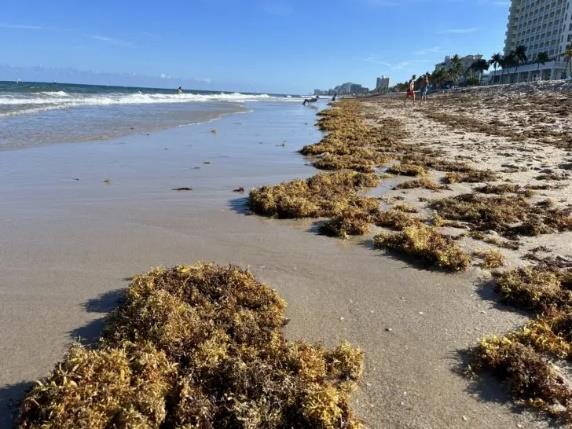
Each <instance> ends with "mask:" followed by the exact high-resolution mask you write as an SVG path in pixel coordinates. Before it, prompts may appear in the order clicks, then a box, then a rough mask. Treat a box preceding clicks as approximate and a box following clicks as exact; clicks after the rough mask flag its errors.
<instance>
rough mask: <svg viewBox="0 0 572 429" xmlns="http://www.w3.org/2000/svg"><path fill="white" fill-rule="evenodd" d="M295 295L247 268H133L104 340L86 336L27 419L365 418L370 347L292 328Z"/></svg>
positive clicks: (70, 423)
mask: <svg viewBox="0 0 572 429" xmlns="http://www.w3.org/2000/svg"><path fill="white" fill-rule="evenodd" d="M285 306H286V304H285V302H284V301H283V300H282V299H281V298H280V297H279V296H278V294H277V293H276V292H275V291H273V290H272V289H270V288H269V287H268V286H266V285H264V284H262V283H260V282H258V281H257V280H256V279H255V278H254V277H253V275H252V274H250V273H249V272H248V271H245V270H242V269H240V268H237V267H234V266H229V267H221V266H216V265H212V264H202V263H198V264H195V265H192V266H177V267H174V268H171V269H156V270H154V271H151V272H150V273H147V274H144V275H141V276H137V277H135V278H134V279H133V281H132V283H131V285H130V287H129V288H128V290H127V292H126V296H125V299H124V302H123V303H122V304H121V305H120V306H119V307H118V308H117V310H116V311H115V312H114V313H112V315H111V316H110V318H109V320H108V321H107V328H106V330H105V333H104V335H103V337H102V339H101V340H100V342H99V343H98V344H97V345H96V346H94V347H91V348H89V347H84V346H81V345H74V346H72V347H71V348H70V350H69V352H68V353H67V355H66V356H65V358H64V360H63V361H62V362H60V363H59V364H57V365H56V367H55V369H54V370H53V372H52V374H51V375H50V376H49V377H48V378H46V379H45V380H42V381H40V382H38V384H37V386H36V387H34V388H33V389H32V390H31V391H30V392H29V394H28V395H27V396H26V398H25V399H24V400H23V403H22V405H21V412H20V415H19V418H18V421H17V425H18V427H19V428H38V429H39V428H42V429H48V428H53V429H56V428H57V429H62V428H64V429H67V428H69V429H71V428H90V429H104V428H114V427H123V428H161V429H164V428H201V429H203V428H205V429H211V428H212V429H218V428H245V429H246V428H324V429H330V428H331V429H334V428H360V427H362V424H361V423H360V421H359V420H358V419H357V418H356V417H355V416H354V415H353V413H352V410H351V407H350V405H349V400H350V395H351V393H352V392H353V391H354V389H355V388H356V385H357V382H358V380H359V378H360V376H361V374H362V366H363V353H362V352H361V351H360V350H359V349H357V348H355V347H352V346H351V345H349V344H348V343H342V344H340V345H339V346H338V347H336V348H333V349H326V348H324V347H322V346H320V345H313V344H308V343H305V342H302V341H298V342H289V341H287V340H286V339H285V338H284V336H283V334H282V327H283V326H284V324H285V323H286V321H287V319H286V318H285V314H284V310H285Z"/></svg>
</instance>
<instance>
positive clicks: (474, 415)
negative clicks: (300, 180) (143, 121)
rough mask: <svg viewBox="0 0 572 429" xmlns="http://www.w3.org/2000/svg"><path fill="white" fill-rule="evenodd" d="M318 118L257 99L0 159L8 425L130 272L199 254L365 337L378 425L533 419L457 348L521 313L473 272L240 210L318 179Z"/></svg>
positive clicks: (362, 409)
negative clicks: (123, 134)
mask: <svg viewBox="0 0 572 429" xmlns="http://www.w3.org/2000/svg"><path fill="white" fill-rule="evenodd" d="M314 114H315V110H313V109H309V108H303V107H302V106H298V105H285V104H282V105H265V106H263V105H261V106H260V108H257V109H255V111H254V112H250V113H244V114H237V115H231V116H227V117H224V118H222V119H219V120H217V121H214V122H211V123H205V124H199V125H194V126H190V127H183V128H177V129H171V130H166V131H161V132H158V133H154V134H151V135H149V136H144V135H134V136H130V137H127V138H122V139H119V140H113V141H108V142H98V143H93V144H91V143H82V144H68V145H59V146H49V147H41V148H31V149H25V150H15V151H8V152H2V153H0V213H2V223H1V224H0V243H1V246H0V274H1V276H0V326H1V327H2V328H1V330H0V362H2V363H1V366H0V407H1V408H0V416H1V417H0V427H9V421H10V418H9V414H8V411H7V410H8V405H9V403H10V401H13V400H17V399H18V398H20V397H21V395H22V392H23V390H24V389H25V388H26V387H27V386H29V383H30V382H31V381H33V380H34V379H36V378H39V377H42V376H44V375H47V374H48V373H49V371H50V370H51V368H52V367H53V365H54V364H55V363H56V362H57V361H58V360H59V359H61V357H62V354H63V353H64V351H65V349H66V346H67V345H69V343H70V341H72V340H73V339H74V338H77V337H81V338H83V339H85V340H87V341H89V340H93V339H95V338H97V336H98V335H99V333H100V330H101V327H102V318H103V317H104V316H105V313H106V312H108V311H109V310H111V309H112V308H113V306H114V305H115V302H116V300H117V297H118V291H120V290H121V289H122V288H125V287H126V286H127V281H126V278H128V277H129V276H131V275H132V274H135V273H140V272H143V271H146V270H148V269H149V268H150V267H153V266H157V265H169V266H170V265H175V264H178V263H192V262H194V261H197V260H203V261H214V262H217V263H234V264H239V265H243V266H247V267H249V268H250V269H251V270H252V271H253V272H254V273H255V274H256V275H257V276H258V277H259V278H260V279H262V280H263V281H265V282H267V283H268V284H270V285H271V286H272V287H274V288H275V289H277V290H278V292H279V293H280V294H281V295H282V296H283V297H284V298H285V299H286V300H287V302H288V304H289V307H288V317H289V318H290V319H291V322H290V324H289V325H288V327H287V335H288V336H289V337H290V338H292V339H296V338H306V339H309V340H311V341H322V342H324V343H326V344H329V345H331V344H334V343H336V342H337V341H339V340H341V339H348V340H349V341H350V342H352V343H353V344H356V345H359V346H360V347H362V348H363V349H364V350H365V352H366V372H365V374H364V377H363V383H362V389H361V391H360V392H359V393H358V395H357V396H356V398H357V399H356V411H357V413H358V415H360V416H362V417H363V418H364V420H365V422H366V423H367V424H368V425H369V426H370V427H372V428H445V427H447V428H449V427H450V428H457V427H471V428H483V427H491V428H493V427H517V424H521V425H523V426H522V427H531V424H532V422H531V420H530V419H531V417H530V416H529V415H528V414H515V413H513V412H512V411H511V408H510V402H507V401H508V396H506V395H505V394H504V393H503V390H502V389H500V388H499V386H498V385H497V384H496V383H495V382H491V383H487V384H486V385H484V386H483V389H484V390H483V391H480V390H478V389H477V390H476V391H474V390H473V388H472V387H471V386H470V383H469V382H468V381H467V380H466V379H465V378H464V377H463V376H461V375H459V374H458V373H457V372H456V368H457V367H458V365H459V363H460V357H459V353H458V351H459V350H463V349H465V348H466V347H468V346H469V345H471V344H474V342H475V341H476V339H477V338H479V337H481V336H483V335H484V334H489V333H491V332H504V331H507V330H509V329H511V328H513V327H515V326H518V325H520V324H521V323H522V321H523V318H522V317H521V316H519V315H517V314H515V313H514V312H513V311H509V310H508V309H506V308H503V307H501V306H498V304H496V303H495V302H494V301H493V300H491V299H489V298H491V297H490V296H483V294H484V292H482V291H481V289H480V288H479V286H478V284H479V283H480V280H479V276H480V275H481V274H480V272H479V271H478V270H472V271H469V272H467V273H464V274H457V275H450V274H445V273H440V272H435V271H427V270H423V269H421V268H417V267H415V266H414V265H411V264H408V263H407V262H404V261H401V260H397V259H393V258H391V257H390V256H388V255H385V254H384V253H383V252H378V251H372V250H371V248H370V247H369V244H368V243H367V242H365V243H362V242H360V241H359V240H357V241H342V240H337V239H331V238H327V237H322V236H316V235H315V234H314V233H313V232H312V231H311V230H312V223H311V222H308V221H279V220H271V219H265V218H260V217H257V216H247V215H246V214H245V210H244V209H245V202H246V196H247V194H246V193H245V194H238V193H235V192H233V189H235V188H238V187H241V186H242V187H244V188H245V189H246V190H248V189H249V188H251V187H255V186H260V185H263V184H269V183H277V182H279V181H282V180H287V179H291V178H294V177H306V176H310V175H312V174H315V172H316V170H315V169H313V168H312V167H310V166H306V165H305V162H306V161H305V160H304V159H303V157H301V156H300V155H298V154H297V153H296V150H297V149H299V148H301V147H302V146H303V145H305V144H309V143H313V142H316V141H318V140H319V138H320V134H319V133H318V132H317V131H316V129H315V128H314V126H313V123H314V121H315V117H314ZM213 129H216V133H213V132H212V130H213ZM76 179H79V180H76ZM106 180H107V181H106ZM177 187H191V188H192V191H188V192H185V191H180V192H177V191H173V190H172V189H173V188H177ZM483 298H484V299H483ZM540 425H543V424H542V423H541V424H540Z"/></svg>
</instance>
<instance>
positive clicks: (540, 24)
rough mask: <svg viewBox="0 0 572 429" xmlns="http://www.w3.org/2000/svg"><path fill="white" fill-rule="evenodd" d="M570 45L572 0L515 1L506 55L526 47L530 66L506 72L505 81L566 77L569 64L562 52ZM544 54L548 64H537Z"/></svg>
mask: <svg viewBox="0 0 572 429" xmlns="http://www.w3.org/2000/svg"><path fill="white" fill-rule="evenodd" d="M570 43H572V0H512V1H511V6H510V13H509V18H508V26H507V31H506V40H505V47H504V54H505V55H508V54H509V53H510V52H512V51H514V50H515V49H516V48H517V47H518V46H525V47H526V54H527V56H528V63H529V64H525V65H522V66H519V67H518V68H516V70H511V71H510V72H509V73H505V74H504V80H505V81H507V80H508V81H510V82H523V81H529V80H537V79H540V78H542V79H562V78H565V77H566V74H567V61H566V59H565V58H564V55H563V53H564V51H565V50H566V47H567V46H568V45H569V44H570ZM541 53H545V54H546V55H547V56H548V58H549V61H547V62H546V63H545V64H538V63H535V61H536V59H537V58H538V55H539V54H541ZM568 73H569V72H568Z"/></svg>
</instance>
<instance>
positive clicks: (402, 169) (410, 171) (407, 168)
mask: <svg viewBox="0 0 572 429" xmlns="http://www.w3.org/2000/svg"><path fill="white" fill-rule="evenodd" d="M386 171H387V172H388V173H391V174H395V175H399V176H425V175H426V174H427V170H426V169H425V167H423V166H421V165H418V164H407V163H400V164H396V165H392V166H391V167H389V168H388V169H387V170H386Z"/></svg>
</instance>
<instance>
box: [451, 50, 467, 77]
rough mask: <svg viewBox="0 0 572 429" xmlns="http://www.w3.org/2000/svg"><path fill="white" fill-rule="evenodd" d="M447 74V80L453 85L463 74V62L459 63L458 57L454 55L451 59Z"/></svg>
mask: <svg viewBox="0 0 572 429" xmlns="http://www.w3.org/2000/svg"><path fill="white" fill-rule="evenodd" d="M447 72H448V74H449V78H450V79H451V80H452V81H453V83H457V81H458V80H459V78H460V77H461V76H462V75H463V73H464V72H465V70H463V62H462V61H461V58H460V57H459V55H457V54H455V55H454V56H453V58H451V62H450V64H449V67H448V69H447Z"/></svg>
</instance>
